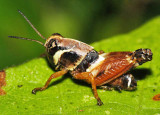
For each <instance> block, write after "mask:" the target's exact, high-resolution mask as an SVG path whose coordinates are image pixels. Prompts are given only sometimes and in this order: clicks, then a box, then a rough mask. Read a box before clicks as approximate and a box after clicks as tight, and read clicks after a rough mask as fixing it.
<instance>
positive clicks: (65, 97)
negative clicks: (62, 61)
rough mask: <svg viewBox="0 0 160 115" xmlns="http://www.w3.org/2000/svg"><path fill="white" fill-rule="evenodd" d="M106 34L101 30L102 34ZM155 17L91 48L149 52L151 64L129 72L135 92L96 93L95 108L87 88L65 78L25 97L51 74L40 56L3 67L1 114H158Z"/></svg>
mask: <svg viewBox="0 0 160 115" xmlns="http://www.w3.org/2000/svg"><path fill="white" fill-rule="evenodd" d="M106 31H107V30H106ZM159 39H160V17H157V18H155V19H153V20H151V21H150V22H148V23H147V24H145V25H144V26H142V27H140V28H139V29H137V30H135V31H133V32H131V33H129V34H125V35H119V36H115V37H112V38H109V39H106V40H102V41H99V42H96V43H93V44H92V45H93V46H94V47H95V49H96V50H104V51H105V52H110V51H134V50H136V49H139V48H150V49H151V50H152V52H153V54H154V56H153V60H152V61H151V62H147V63H145V64H143V65H142V66H140V67H138V68H137V69H135V70H134V72H133V74H134V73H137V74H136V75H137V76H135V77H138V76H139V77H140V78H139V79H140V80H138V81H137V82H138V86H137V90H136V91H122V93H119V92H118V91H104V90H102V89H98V94H99V96H100V98H101V99H102V101H103V103H104V105H102V106H97V105H96V99H94V96H93V94H92V90H91V87H90V85H87V84H86V83H84V82H82V81H78V80H75V79H72V77H71V76H70V75H69V74H66V75H65V76H63V77H61V78H57V79H54V80H53V81H52V83H51V85H50V87H49V88H48V89H46V90H45V91H42V92H38V93H37V94H36V95H33V94H31V91H32V89H33V88H35V87H40V86H43V85H44V84H45V82H46V80H47V79H48V78H49V76H50V75H51V74H52V73H53V72H54V71H53V70H52V68H50V67H49V66H48V63H47V61H46V60H45V59H44V58H37V59H33V60H31V61H28V62H25V63H24V64H22V65H19V66H15V67H11V68H8V69H6V75H7V76H6V82H7V85H6V86H5V87H4V88H3V89H4V90H5V91H6V93H7V94H6V95H4V96H0V113H1V114H3V115H4V114H9V115H10V114H30V115H31V114H34V115H35V114H111V115H113V114H123V115H124V114H127V115H128V114H160V106H159V105H160V101H153V100H152V97H153V96H154V95H156V94H158V93H160V84H159V82H160V66H159V57H160V54H159V52H160V46H159V45H160V41H159Z"/></svg>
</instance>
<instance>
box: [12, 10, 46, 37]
mask: <svg viewBox="0 0 160 115" xmlns="http://www.w3.org/2000/svg"><path fill="white" fill-rule="evenodd" d="M18 12H19V13H20V14H21V15H22V16H23V17H24V19H25V20H26V21H27V22H28V23H29V25H30V26H31V27H32V28H33V29H34V31H35V32H36V33H37V34H38V35H39V36H40V37H41V38H43V39H44V40H46V38H45V37H44V36H43V35H42V34H41V33H40V32H39V31H38V30H37V29H36V28H35V27H34V26H33V24H32V23H31V22H30V21H29V19H28V18H27V17H26V16H25V15H24V14H23V13H22V12H21V11H20V10H18ZM12 38H13V37H12ZM14 38H18V37H16V36H14ZM19 38H20V39H21V38H22V37H19ZM27 39H28V38H27Z"/></svg>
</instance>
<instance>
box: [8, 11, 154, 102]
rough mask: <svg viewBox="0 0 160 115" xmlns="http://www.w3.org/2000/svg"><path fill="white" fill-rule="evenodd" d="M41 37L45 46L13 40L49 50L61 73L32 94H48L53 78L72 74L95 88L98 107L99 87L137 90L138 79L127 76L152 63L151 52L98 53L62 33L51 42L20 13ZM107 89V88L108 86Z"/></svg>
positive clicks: (50, 58)
mask: <svg viewBox="0 0 160 115" xmlns="http://www.w3.org/2000/svg"><path fill="white" fill-rule="evenodd" d="M19 13H20V14H21V15H22V16H23V17H24V18H25V19H26V21H27V22H28V23H29V24H30V25H31V27H32V28H33V29H34V30H35V31H36V32H37V34H38V35H39V36H41V37H42V38H43V39H45V40H46V42H45V44H44V43H42V42H40V41H37V40H33V39H28V38H23V37H16V36H9V37H11V38H18V39H25V40H30V41H35V42H37V43H39V44H41V45H43V46H44V47H45V48H46V53H47V57H48V60H49V62H50V63H51V64H52V65H53V66H54V68H55V70H57V71H58V72H56V73H54V74H52V75H51V76H50V77H49V79H48V80H47V82H46V84H45V85H44V86H43V87H39V88H35V89H33V90H32V93H33V94H35V93H36V92H37V91H42V90H45V89H46V88H47V87H48V86H49V84H50V82H51V80H52V79H53V78H57V77H60V76H62V75H64V74H66V73H67V72H69V73H70V74H71V75H72V76H73V77H74V78H75V79H79V80H84V81H86V82H87V83H89V84H91V86H92V90H93V93H94V96H95V98H96V99H97V104H98V105H102V104H103V103H102V101H101V99H100V98H99V96H98V93H97V86H102V85H103V86H102V88H103V89H106V87H107V86H108V85H109V86H110V87H116V88H118V89H119V90H121V89H125V90H133V89H135V88H136V86H137V83H136V81H135V80H134V77H133V76H132V75H131V74H128V73H127V72H128V71H129V70H131V69H132V68H134V67H136V66H138V65H141V64H143V63H145V62H147V61H151V60H152V52H151V50H150V49H138V50H136V51H134V52H111V53H104V52H103V51H100V52H97V51H95V50H94V48H93V47H92V46H90V45H88V44H85V43H83V42H80V41H77V40H74V39H69V38H64V37H63V36H61V35H60V34H58V33H55V34H53V35H52V36H51V37H49V38H48V39H46V38H44V37H43V36H42V35H41V34H40V33H39V32H38V31H37V29H36V28H35V27H34V26H33V25H32V24H31V22H30V21H29V20H28V19H27V17H26V16H25V15H24V14H23V13H22V12H21V11H19ZM104 85H107V86H104Z"/></svg>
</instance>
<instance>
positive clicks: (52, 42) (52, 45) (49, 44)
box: [47, 39, 56, 48]
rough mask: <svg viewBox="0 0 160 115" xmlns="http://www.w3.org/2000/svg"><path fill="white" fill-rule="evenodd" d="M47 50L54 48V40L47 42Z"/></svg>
mask: <svg viewBox="0 0 160 115" xmlns="http://www.w3.org/2000/svg"><path fill="white" fill-rule="evenodd" d="M47 46H48V48H51V47H55V46H56V40H54V39H51V40H50V41H49V42H48V45H47Z"/></svg>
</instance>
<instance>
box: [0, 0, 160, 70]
mask: <svg viewBox="0 0 160 115" xmlns="http://www.w3.org/2000/svg"><path fill="white" fill-rule="evenodd" d="M18 9H19V10H21V11H22V12H23V13H24V14H25V15H26V16H27V17H28V18H29V20H30V21H31V22H32V23H33V25H35V27H36V28H37V29H38V30H39V31H40V32H41V34H42V35H43V36H45V37H46V38H47V37H49V36H50V35H51V34H52V33H61V34H62V35H63V36H64V37H68V38H74V39H78V40H81V41H83V42H86V43H88V44H90V43H93V42H96V41H99V40H101V39H106V38H108V37H111V36H115V35H118V34H123V33H127V32H129V31H131V30H133V29H135V28H137V27H139V26H141V25H142V24H144V23H145V22H146V21H148V20H150V19H151V18H153V17H155V16H158V15H160V1H159V0H92V1H91V0H26V1H23V0H14V1H13V0H0V70H1V69H3V68H6V67H9V66H12V65H17V64H20V63H22V62H24V61H26V60H30V59H33V58H34V57H39V56H40V54H42V53H43V52H44V51H45V49H44V47H42V46H41V45H39V44H37V43H35V42H29V41H24V40H17V39H10V38H8V37H7V36H9V35H15V36H21V37H27V38H33V39H37V40H41V41H43V39H41V38H40V37H39V36H38V35H37V34H36V33H35V32H34V30H33V29H32V28H31V27H30V26H29V24H28V23H27V22H26V21H25V20H24V18H23V17H22V16H21V15H20V14H19V13H18V11H17V10H18ZM43 42H44V41H43ZM106 45H107V44H106Z"/></svg>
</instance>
